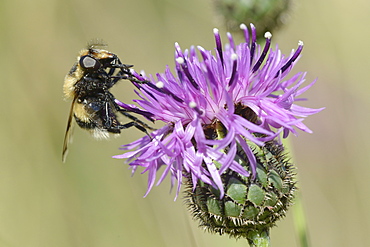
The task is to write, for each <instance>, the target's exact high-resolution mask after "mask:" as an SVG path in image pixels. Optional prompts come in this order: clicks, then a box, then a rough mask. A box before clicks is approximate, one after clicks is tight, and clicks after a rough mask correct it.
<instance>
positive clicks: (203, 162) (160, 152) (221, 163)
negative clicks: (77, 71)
mask: <svg viewBox="0 0 370 247" xmlns="http://www.w3.org/2000/svg"><path fill="white" fill-rule="evenodd" d="M241 29H242V30H243V32H244V37H245V42H243V43H240V44H239V45H235V44H234V40H233V38H232V36H231V35H230V34H228V35H227V37H228V40H229V43H227V44H226V45H225V46H223V45H222V43H221V37H220V35H219V32H218V30H217V29H214V36H215V40H216V48H215V52H214V53H212V51H209V50H206V49H204V48H203V47H200V46H198V47H197V48H195V47H191V48H190V49H189V50H184V51H183V50H181V48H180V46H179V44H177V43H176V44H175V64H176V65H175V73H173V72H171V70H170V68H169V67H167V68H166V70H165V72H164V73H161V74H156V78H154V76H149V77H145V76H142V75H139V74H138V73H136V72H133V73H134V75H135V76H136V78H137V79H138V80H139V81H147V83H146V84H139V83H135V82H133V83H134V84H135V85H136V86H137V88H138V91H137V94H138V95H139V96H140V98H141V99H140V100H135V102H136V103H137V104H139V106H140V107H141V108H142V109H139V108H138V109H136V112H138V113H140V112H142V114H143V115H144V116H145V114H147V115H148V116H150V118H151V119H154V120H156V121H161V122H163V123H164V124H165V125H164V127H162V128H160V129H158V130H156V131H154V132H152V133H150V136H144V137H143V138H141V139H139V140H137V141H134V142H132V143H130V144H127V145H124V146H122V148H121V149H122V150H125V151H126V152H125V153H124V154H121V155H117V156H114V158H119V159H123V158H127V159H128V163H129V165H130V166H131V167H132V168H133V172H135V170H136V169H137V168H138V167H143V168H144V171H143V172H148V177H149V178H148V190H147V193H149V191H150V190H151V188H152V187H153V185H154V184H155V181H156V180H157V183H158V184H159V183H161V182H162V181H163V180H164V178H165V177H166V176H167V175H168V174H170V176H171V181H172V185H175V184H176V185H177V193H176V195H177V194H178V192H179V190H180V187H181V184H182V179H183V177H184V176H186V178H187V179H189V180H191V181H192V185H193V187H194V188H195V187H196V186H197V184H198V183H199V182H202V183H205V184H209V185H211V186H213V187H214V188H216V189H218V190H219V191H220V198H222V197H223V196H224V193H225V192H224V186H223V182H222V179H221V175H222V174H224V173H225V172H226V171H232V172H236V173H238V174H240V175H241V176H245V177H251V178H255V177H256V166H257V161H256V157H255V155H254V153H253V150H252V148H251V146H253V145H256V146H259V147H263V146H264V145H265V143H266V142H269V141H272V140H276V139H277V137H278V136H279V135H280V133H282V136H283V137H284V138H285V137H287V136H288V134H289V133H293V134H297V129H300V130H302V131H305V132H308V133H311V130H310V129H309V128H308V127H306V125H304V124H303V123H302V120H303V119H304V118H305V117H307V116H309V115H312V114H315V113H317V112H319V111H321V110H322V109H310V108H305V107H301V106H298V105H296V104H295V103H296V101H300V100H302V98H299V96H300V95H301V94H302V93H303V92H305V91H306V90H307V89H309V88H310V87H311V86H312V85H313V84H314V82H312V83H310V84H308V85H306V86H304V87H301V86H302V84H303V83H304V81H305V75H306V73H302V72H301V73H298V74H295V75H293V76H288V74H289V72H290V71H291V69H292V67H293V66H294V64H295V63H296V62H297V60H298V58H299V56H300V54H301V52H302V49H303V43H302V42H299V43H298V48H297V49H296V50H293V51H292V52H291V54H290V55H288V56H285V55H282V53H281V51H280V50H279V49H278V47H277V46H276V48H275V49H273V48H271V47H270V46H271V37H272V35H271V33H269V32H267V33H266V34H265V39H266V41H265V44H264V46H263V47H261V46H260V45H258V44H257V38H256V30H255V28H254V26H253V25H251V27H250V31H249V30H248V28H247V27H246V26H245V25H241ZM197 51H198V52H197ZM117 103H118V104H119V105H120V106H121V107H122V108H125V109H127V107H131V108H130V109H129V110H132V107H133V106H132V105H130V106H128V105H125V104H123V103H120V102H117ZM250 144H253V145H250ZM240 152H242V153H243V156H245V157H246V161H244V162H247V163H248V166H249V168H250V169H245V167H244V166H243V164H241V163H240V162H238V160H237V159H236V156H237V153H238V154H239V155H238V156H240ZM162 166H163V169H160V168H161V167H162ZM249 171H250V172H249ZM158 173H160V174H158Z"/></svg>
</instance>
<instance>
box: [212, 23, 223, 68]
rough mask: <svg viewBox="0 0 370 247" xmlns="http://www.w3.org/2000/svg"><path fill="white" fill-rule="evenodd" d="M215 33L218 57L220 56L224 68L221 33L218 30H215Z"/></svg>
mask: <svg viewBox="0 0 370 247" xmlns="http://www.w3.org/2000/svg"><path fill="white" fill-rule="evenodd" d="M213 33H214V35H215V40H216V49H217V52H218V55H219V56H220V60H221V64H222V66H224V57H223V55H222V43H221V36H220V33H219V32H218V29H217V28H214V29H213Z"/></svg>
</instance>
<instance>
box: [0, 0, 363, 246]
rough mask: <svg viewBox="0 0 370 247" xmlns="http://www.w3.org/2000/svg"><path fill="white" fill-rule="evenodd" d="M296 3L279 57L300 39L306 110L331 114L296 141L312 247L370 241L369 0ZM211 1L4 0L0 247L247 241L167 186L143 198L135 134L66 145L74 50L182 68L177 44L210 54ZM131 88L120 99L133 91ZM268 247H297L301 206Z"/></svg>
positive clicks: (0, 26) (143, 65) (280, 38)
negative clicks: (100, 48) (215, 228)
mask: <svg viewBox="0 0 370 247" xmlns="http://www.w3.org/2000/svg"><path fill="white" fill-rule="evenodd" d="M356 2H357V4H351V3H350V2H349V1H345V0H326V1H321V0H311V1H297V2H296V4H295V9H294V11H293V12H291V17H290V20H289V22H288V24H287V25H286V26H285V27H284V28H282V29H280V30H279V31H275V32H273V35H274V36H273V43H274V44H276V43H278V44H279V47H280V48H281V49H282V51H283V52H284V53H289V52H290V50H291V49H292V48H296V47H297V42H298V40H303V41H304V43H305V48H304V51H303V57H302V58H301V60H300V61H299V63H298V64H297V66H296V68H295V71H308V76H307V81H308V82H310V81H312V80H314V79H315V78H318V82H317V84H316V85H315V86H314V87H313V88H312V89H311V90H310V91H309V92H307V93H306V94H305V96H306V97H308V98H309V99H310V101H309V102H307V103H306V102H305V103H302V105H305V106H310V107H315V108H319V107H322V106H325V107H326V110H325V111H323V112H321V113H319V114H317V115H315V116H312V117H310V118H308V119H307V120H306V121H305V123H306V124H307V125H308V126H309V127H310V128H311V129H312V130H313V131H314V134H312V135H311V134H306V133H302V132H300V133H299V134H300V135H299V138H296V137H292V138H291V142H292V148H291V151H293V153H294V159H293V160H294V162H295V163H296V164H297V165H298V173H299V177H300V182H299V187H300V193H301V194H302V200H303V207H304V209H305V212H306V217H307V224H308V229H309V234H310V242H311V244H312V246H315V247H317V246H325V247H327V246H336V247H341V246H368V245H369V244H366V243H369V242H370V234H369V232H370V213H369V210H368V209H369V208H370V196H369V190H370V186H369V185H370V184H369V177H370V168H369V160H370V152H369V148H370V144H369V141H368V140H369V135H370V133H369V124H370V119H369V111H370V107H369V104H370V97H369V92H370V86H369V84H370V82H369V79H368V78H369V76H368V74H367V73H368V72H369V61H368V60H369V58H370V51H369V48H368V44H369V43H370V32H369V31H368V30H369V29H368V23H369V22H370V15H369V11H370V2H369V1H365V0H359V1H356ZM214 20H215V18H214V14H213V12H212V7H211V3H210V1H209V0H188V1H182V0H172V1H170V0H167V1H166V0H152V1H150V0H147V1H136V0H125V1H118V0H117V1H97V0H94V1H87V0H77V1H72V0H33V1H20V0H13V1H1V2H0V44H1V45H0V56H1V59H0V72H1V73H0V81H1V103H0V109H1V116H2V119H3V120H2V121H1V123H0V124H1V127H0V129H1V138H0V159H1V160H0V162H1V172H0V246H4V247H23V246H28V247H69V246H70V247H85V246H86V247H103V246H104V247H107V246H109V247H118V246H131V247H136V246H140V247H141V246H154V247H157V246H171V247H172V246H176V247H177V246H179V247H182V246H199V247H203V246H215V247H216V246H229V247H231V246H246V243H245V241H243V240H239V241H235V240H233V239H229V238H228V237H227V236H222V237H221V236H217V235H211V234H209V233H206V232H203V230H201V229H198V228H197V224H196V223H194V222H193V221H192V220H191V219H190V217H189V216H188V213H187V212H186V209H185V206H184V205H183V202H182V200H181V199H179V200H177V201H176V202H174V201H173V198H174V193H172V194H169V181H165V182H164V183H163V184H162V185H161V186H159V187H155V188H154V189H153V190H152V192H151V193H150V194H149V196H148V197H147V198H142V196H143V195H144V193H145V191H146V175H140V174H136V175H135V176H134V177H133V178H132V177H130V175H131V171H130V170H128V169H127V168H128V167H127V165H124V164H123V162H122V161H121V160H114V159H111V158H110V156H112V155H116V154H119V153H120V151H119V150H118V149H117V148H118V147H119V146H120V145H121V144H125V143H128V142H130V141H132V140H135V139H136V138H138V137H139V136H141V135H142V133H141V132H139V131H137V130H135V129H132V130H129V131H126V132H124V133H123V135H122V136H121V137H120V138H118V139H114V140H111V141H95V140H93V139H92V137H90V136H89V135H88V134H87V133H86V132H85V131H82V130H80V129H78V128H76V129H75V136H74V142H73V144H72V145H71V146H70V152H69V156H68V159H67V163H66V164H62V162H61V150H62V142H63V137H64V132H65V127H66V121H67V116H68V111H69V107H70V102H65V101H63V95H62V85H63V79H64V76H65V74H66V73H67V72H68V71H69V69H70V68H71V66H72V65H73V63H74V61H75V59H76V55H77V53H78V51H79V50H80V49H81V48H83V47H84V46H85V45H86V43H87V42H88V41H89V40H90V39H92V38H102V39H104V40H105V41H106V42H108V44H109V49H110V50H111V51H113V52H114V53H116V54H118V55H119V57H120V58H121V60H122V61H123V62H124V63H128V64H134V65H135V68H136V69H137V70H141V69H145V71H146V73H147V74H149V73H155V72H161V71H163V70H164V68H165V65H166V64H169V65H170V66H171V67H173V54H174V48H173V44H174V42H179V43H180V45H181V46H182V48H188V47H189V46H190V45H202V46H203V47H205V48H207V49H213V47H214V41H213V34H212V28H213V27H219V29H220V33H221V34H222V35H223V38H224V40H225V35H224V34H225V30H224V29H223V27H222V25H219V24H216V23H215V22H214ZM132 89H133V88H132V87H131V85H130V84H129V83H123V82H122V83H120V84H119V85H117V86H116V87H115V88H114V94H115V95H116V97H117V98H118V99H121V100H122V101H125V102H129V101H130V100H131V99H132V98H134V97H135V95H134V94H133V92H132ZM271 235H272V236H271V238H272V245H273V246H288V247H290V246H298V241H297V237H296V236H295V232H294V222H293V214H292V212H291V211H290V212H288V215H287V217H286V218H285V219H284V220H282V221H281V222H279V223H278V227H275V228H273V229H272V233H271Z"/></svg>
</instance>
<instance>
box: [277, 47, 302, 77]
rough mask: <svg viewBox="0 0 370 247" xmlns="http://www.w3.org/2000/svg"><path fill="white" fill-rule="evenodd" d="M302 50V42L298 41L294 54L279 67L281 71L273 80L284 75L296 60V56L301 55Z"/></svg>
mask: <svg viewBox="0 0 370 247" xmlns="http://www.w3.org/2000/svg"><path fill="white" fill-rule="evenodd" d="M302 50H303V42H302V41H299V42H298V48H297V50H296V52H295V53H294V54H293V56H292V57H291V58H290V59H289V60H288V62H286V64H284V65H283V67H281V69H280V70H279V71H278V72H277V73H276V75H275V78H276V77H278V76H279V75H280V74H282V73H284V72H285V71H286V70H287V69H288V68H289V67H290V66H291V65H292V63H293V62H294V61H295V60H297V58H298V56H299V55H300V54H301V52H302Z"/></svg>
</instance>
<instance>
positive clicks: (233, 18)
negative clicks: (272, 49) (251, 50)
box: [214, 0, 291, 39]
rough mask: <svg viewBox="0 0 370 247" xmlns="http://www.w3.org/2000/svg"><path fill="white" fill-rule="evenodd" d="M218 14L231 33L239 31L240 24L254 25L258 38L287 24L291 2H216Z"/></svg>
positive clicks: (251, 0) (283, 0)
mask: <svg viewBox="0 0 370 247" xmlns="http://www.w3.org/2000/svg"><path fill="white" fill-rule="evenodd" d="M214 5H215V9H216V12H217V13H218V14H219V16H220V17H221V18H220V19H221V20H222V22H224V24H225V25H226V27H227V29H228V30H229V31H232V32H234V31H238V30H239V25H240V23H254V24H256V28H257V30H258V31H257V37H258V39H261V38H262V37H263V35H264V33H265V32H267V31H270V32H271V31H273V30H275V29H276V28H277V27H279V26H281V25H282V24H284V23H285V22H286V19H288V18H287V16H288V14H287V12H288V10H289V9H290V7H291V2H290V0H266V1H260V0H250V1H244V0H214Z"/></svg>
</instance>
